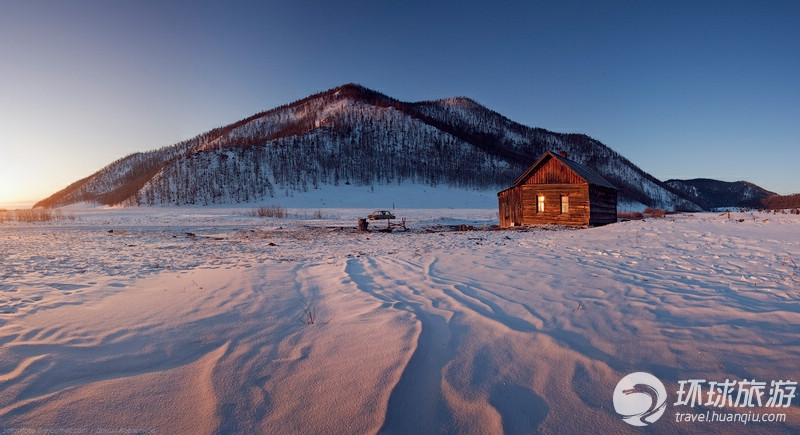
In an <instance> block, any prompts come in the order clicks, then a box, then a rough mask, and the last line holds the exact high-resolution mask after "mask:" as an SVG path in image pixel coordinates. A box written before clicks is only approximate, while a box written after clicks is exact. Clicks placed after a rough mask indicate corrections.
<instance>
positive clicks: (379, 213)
mask: <svg viewBox="0 0 800 435" xmlns="http://www.w3.org/2000/svg"><path fill="white" fill-rule="evenodd" d="M367 217H368V218H369V220H371V221H377V220H381V219H397V217H396V216H395V215H393V214H391V213H389V211H388V210H375V213H373V214H371V215H369V216H367Z"/></svg>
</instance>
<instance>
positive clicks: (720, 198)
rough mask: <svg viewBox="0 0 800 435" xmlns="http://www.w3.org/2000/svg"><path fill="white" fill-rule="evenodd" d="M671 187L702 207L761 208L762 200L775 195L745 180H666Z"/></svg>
mask: <svg viewBox="0 0 800 435" xmlns="http://www.w3.org/2000/svg"><path fill="white" fill-rule="evenodd" d="M666 183H667V184H668V185H669V186H671V187H672V188H674V189H676V190H679V191H681V192H684V193H686V194H687V195H689V196H690V197H692V199H693V200H694V202H695V203H697V204H699V205H701V206H703V208H706V209H709V208H719V207H743V208H761V207H763V206H764V205H763V203H762V200H763V199H764V198H769V197H772V196H775V195H777V194H776V193H775V192H770V191H768V190H766V189H764V188H762V187H759V186H756V185H755V184H753V183H749V182H747V181H733V182H728V181H719V180H710V179H708V178H695V179H692V180H667V181H666Z"/></svg>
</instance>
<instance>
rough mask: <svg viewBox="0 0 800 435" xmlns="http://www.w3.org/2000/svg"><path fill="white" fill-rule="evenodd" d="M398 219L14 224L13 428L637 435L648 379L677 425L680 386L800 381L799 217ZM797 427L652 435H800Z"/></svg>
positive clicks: (414, 215)
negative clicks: (659, 386)
mask: <svg viewBox="0 0 800 435" xmlns="http://www.w3.org/2000/svg"><path fill="white" fill-rule="evenodd" d="M354 212H355V211H354ZM395 212H396V213H397V214H399V215H404V216H405V217H407V218H408V220H407V225H408V226H409V228H410V231H408V232H393V233H379V232H368V233H359V232H356V231H355V229H354V227H355V222H354V218H351V217H346V218H341V219H339V218H335V217H330V215H331V214H332V213H331V212H326V214H327V215H328V217H326V218H325V219H323V220H317V219H311V220H309V219H260V218H255V217H248V216H245V215H244V213H243V211H242V210H238V211H237V210H225V209H203V208H194V209H191V208H186V209H170V208H164V209H159V208H150V209H137V210H134V211H132V210H130V209H112V210H91V211H73V213H75V215H76V219H75V221H71V222H51V223H43V224H20V223H6V224H2V225H0V429H20V428H30V429H33V430H46V429H56V428H72V429H75V430H88V431H90V432H93V431H98V430H123V429H124V430H132V429H140V430H147V431H155V432H158V433H376V432H381V433H441V432H447V433H501V432H508V433H536V432H544V433H575V432H598V433H612V432H623V433H624V432H626V431H628V429H629V428H628V426H627V424H626V423H625V422H623V421H622V419H621V418H620V417H619V416H618V415H617V414H616V413H615V412H614V407H613V405H612V392H613V390H614V386H615V385H616V384H617V382H618V381H619V380H620V379H621V378H622V377H623V376H625V375H627V374H629V373H632V372H636V371H645V372H649V373H652V374H654V375H655V376H656V377H658V378H659V379H660V380H661V381H662V382H663V383H664V385H665V387H666V390H667V392H668V402H669V403H668V406H672V403H674V402H675V401H676V396H675V392H676V391H677V390H678V388H679V387H678V381H679V380H682V379H708V380H720V381H722V380H725V379H737V380H741V379H757V380H764V381H767V382H769V381H770V380H785V379H791V380H797V373H796V368H797V367H796V361H797V357H798V354H800V341H798V332H797V328H796V325H797V324H798V323H799V322H800V266H798V263H800V239H798V237H797V234H798V230H800V218H798V217H797V216H795V215H790V214H786V215H781V214H760V213H754V214H753V213H731V215H730V217H729V216H728V215H727V214H725V215H715V214H698V215H673V216H671V219H669V218H668V219H650V220H647V221H631V222H623V223H618V224H613V225H608V226H604V227H599V228H592V229H582V230H575V229H566V228H558V227H536V228H530V229H522V230H506V231H490V230H488V229H483V228H484V225H487V226H488V225H491V224H492V223H493V222H492V220H490V219H486V218H482V217H479V218H477V219H476V214H475V212H474V211H473V212H465V211H459V210H427V211H426V210H416V211H410V210H406V211H404V210H396V211H395ZM490 212H491V211H487V212H486V213H485V214H490ZM336 213H337V214H339V215H345V214H347V212H346V211H337V212H336ZM348 216H349V214H348ZM459 223H465V224H469V225H471V226H473V227H474V228H475V230H473V231H453V230H452V226H454V225H458V224H459ZM487 228H488V227H487ZM728 411H730V409H728ZM698 412H700V411H698ZM780 412H785V413H786V415H787V419H786V422H784V423H774V424H773V423H749V424H747V425H742V424H741V423H738V424H726V425H719V424H717V425H714V424H710V423H707V424H703V423H695V425H693V426H686V425H681V423H678V422H676V421H675V419H674V417H670V412H667V413H666V414H665V416H664V417H662V419H661V420H659V421H658V422H656V423H654V424H653V425H652V427H651V428H650V429H652V430H653V431H655V432H658V433H676V432H686V431H690V432H706V433H708V432H720V431H721V432H725V433H731V432H742V433H744V432H747V433H774V432H775V431H780V432H785V433H788V432H794V431H797V430H798V429H800V412H798V411H797V406H796V405H792V406H790V407H787V408H781V409H780Z"/></svg>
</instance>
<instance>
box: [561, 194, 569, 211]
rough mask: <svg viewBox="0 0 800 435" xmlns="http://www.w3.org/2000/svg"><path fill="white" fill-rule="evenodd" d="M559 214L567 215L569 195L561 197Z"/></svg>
mask: <svg viewBox="0 0 800 435" xmlns="http://www.w3.org/2000/svg"><path fill="white" fill-rule="evenodd" d="M561 213H562V214H565V213H569V195H561Z"/></svg>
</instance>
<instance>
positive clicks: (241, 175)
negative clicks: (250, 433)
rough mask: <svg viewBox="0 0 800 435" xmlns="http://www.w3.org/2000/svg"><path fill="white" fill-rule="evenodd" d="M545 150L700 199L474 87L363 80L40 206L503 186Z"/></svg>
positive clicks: (667, 198)
mask: <svg viewBox="0 0 800 435" xmlns="http://www.w3.org/2000/svg"><path fill="white" fill-rule="evenodd" d="M546 150H555V151H559V152H566V153H567V154H568V155H569V158H570V159H572V160H575V161H578V162H580V163H584V164H586V165H588V166H591V167H593V168H595V169H596V170H597V171H598V172H600V173H601V174H603V175H604V176H605V177H606V178H607V179H608V180H609V181H611V182H612V183H614V184H615V185H616V186H617V187H618V188H619V189H620V197H621V198H622V199H623V200H626V199H627V200H633V201H638V202H640V203H642V204H645V205H648V206H650V207H656V208H669V209H682V210H696V209H699V208H700V207H699V206H698V205H697V204H696V203H694V202H693V201H692V200H691V199H690V197H689V196H687V195H686V194H684V193H682V192H678V191H676V190H674V189H673V188H672V187H670V186H668V185H666V184H664V183H662V182H661V181H659V180H657V179H655V178H654V177H652V176H650V175H649V174H647V173H645V172H644V171H642V170H641V169H639V168H638V167H636V166H635V165H634V164H633V163H631V162H630V161H629V160H627V159H625V158H624V157H622V156H621V155H619V154H618V153H616V152H614V151H613V150H611V149H610V148H608V147H607V146H605V145H603V144H602V143H600V142H598V141H596V140H594V139H592V138H590V137H588V136H586V135H578V134H561V133H554V132H550V131H547V130H544V129H541V128H531V127H526V126H524V125H521V124H518V123H515V122H513V121H511V120H509V119H508V118H505V117H504V116H502V115H500V114H498V113H496V112H494V111H491V110H489V109H487V108H486V107H483V106H481V105H479V104H477V103H476V102H474V101H472V100H470V99H468V98H451V99H446V100H438V101H425V102H419V103H405V102H401V101H398V100H395V99H393V98H390V97H388V96H385V95H383V94H380V93H378V92H375V91H372V90H369V89H366V88H363V87H361V86H358V85H345V86H341V87H339V88H335V89H332V90H330V91H327V92H322V93H319V94H316V95H312V96H310V97H308V98H305V99H302V100H299V101H296V102H294V103H291V104H287V105H284V106H280V107H277V108H275V109H272V110H269V111H266V112H262V113H258V114H255V115H253V116H251V117H248V118H246V119H243V120H241V121H238V122H236V123H233V124H230V125H227V126H224V127H220V128H216V129H213V130H210V131H208V132H206V133H203V134H201V135H198V136H197V137H195V138H193V139H190V140H187V141H185V142H182V143H179V144H176V145H174V146H170V147H165V148H161V149H158V150H154V151H149V152H143V153H136V154H133V155H130V156H128V157H125V158H123V159H120V160H118V161H116V162H114V163H112V164H110V165H108V166H107V167H105V168H103V169H102V170H100V171H98V172H97V173H96V174H94V175H92V176H90V177H87V178H85V179H83V180H80V181H77V182H75V183H73V184H72V185H70V186H68V187H67V188H66V189H64V190H62V191H60V192H58V193H56V194H54V195H52V196H51V197H49V198H47V199H45V200H42V201H40V202H39V203H38V204H37V206H45V207H55V206H62V205H65V204H70V203H74V202H79V201H89V202H97V203H101V204H124V205H157V204H177V205H184V204H203V205H206V204H224V203H239V202H255V201H263V200H268V199H269V198H276V197H278V198H279V197H280V196H286V195H291V194H292V193H293V192H303V191H308V190H310V189H315V188H317V187H319V186H320V185H330V186H337V185H342V184H344V185H347V184H354V185H358V186H369V185H376V184H378V185H384V184H392V183H398V184H399V183H414V184H420V185H428V186H438V185H446V186H453V187H460V188H466V189H474V190H481V191H487V190H494V191H497V190H501V189H503V188H505V187H508V186H509V185H510V184H511V183H513V181H514V180H515V179H516V178H517V177H518V176H519V175H520V174H521V173H522V172H524V171H525V169H527V167H528V166H529V165H530V164H532V163H533V162H534V161H536V159H538V158H539V157H540V156H541V155H542V154H543V153H544V152H545V151H546Z"/></svg>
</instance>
